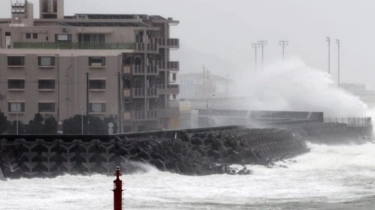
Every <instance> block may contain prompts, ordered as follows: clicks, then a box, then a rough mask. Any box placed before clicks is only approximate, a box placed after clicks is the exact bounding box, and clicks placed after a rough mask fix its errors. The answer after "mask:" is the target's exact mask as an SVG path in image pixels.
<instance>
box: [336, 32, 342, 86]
mask: <svg viewBox="0 0 375 210" xmlns="http://www.w3.org/2000/svg"><path fill="white" fill-rule="evenodd" d="M336 43H337V85H338V87H340V73H341V72H340V47H341V42H340V39H336Z"/></svg>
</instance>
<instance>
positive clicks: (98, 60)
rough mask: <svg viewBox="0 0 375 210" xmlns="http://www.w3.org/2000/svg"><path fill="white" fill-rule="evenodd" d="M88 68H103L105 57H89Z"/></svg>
mask: <svg viewBox="0 0 375 210" xmlns="http://www.w3.org/2000/svg"><path fill="white" fill-rule="evenodd" d="M89 66H92V67H99V66H105V57H89Z"/></svg>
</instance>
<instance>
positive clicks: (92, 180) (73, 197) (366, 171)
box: [0, 144, 375, 210]
mask: <svg viewBox="0 0 375 210" xmlns="http://www.w3.org/2000/svg"><path fill="white" fill-rule="evenodd" d="M309 147H310V148H311V149H312V151H311V152H310V153H308V154H305V155H303V156H299V157H297V158H295V159H293V161H286V162H280V163H278V164H277V165H285V166H288V168H281V167H276V168H273V169H268V168H265V167H263V166H249V167H250V168H251V169H253V170H254V174H253V175H251V176H230V175H213V176H203V177H194V176H181V175H177V174H171V173H166V172H160V171H157V170H155V169H154V168H153V167H148V168H149V170H148V171H147V172H146V173H143V174H134V175H125V176H123V177H122V179H123V181H124V188H125V191H124V204H125V209H257V208H258V209H259V208H261V209H296V208H297V209H372V207H373V205H375V201H374V199H373V198H374V196H375V192H374V190H373V189H374V187H375V173H374V171H375V165H374V164H373V163H374V162H375V153H374V152H373V151H375V145H374V144H366V145H348V146H325V145H314V144H310V145H309ZM295 161H296V162H295ZM142 167H143V169H146V168H147V166H142ZM113 179H114V177H106V176H101V175H94V176H91V177H83V176H63V177H58V178H56V179H33V180H27V179H22V180H11V181H7V182H0V186H1V187H0V198H1V199H0V207H1V209H4V210H8V209H17V210H18V209H38V210H47V209H55V210H66V209H69V210H91V209H97V210H108V209H111V208H112V193H113V192H112V191H111V190H112V185H113V184H112V181H113ZM15 189H22V190H15ZM358 207H360V208H358Z"/></svg>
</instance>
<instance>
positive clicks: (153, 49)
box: [133, 43, 159, 53]
mask: <svg viewBox="0 0 375 210" xmlns="http://www.w3.org/2000/svg"><path fill="white" fill-rule="evenodd" d="M133 46H134V51H136V52H143V53H158V52H159V48H158V45H157V44H145V43H134V45H133Z"/></svg>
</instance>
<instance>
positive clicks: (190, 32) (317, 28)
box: [0, 0, 375, 88]
mask: <svg viewBox="0 0 375 210" xmlns="http://www.w3.org/2000/svg"><path fill="white" fill-rule="evenodd" d="M9 2H10V0H1V6H0V16H1V17H9V16H10V12H9V4H10V3H9ZM30 2H34V3H35V5H36V7H35V8H38V6H37V5H38V4H37V2H39V1H38V0H30ZM36 11H37V10H36ZM74 13H132V14H134V13H141V14H152V15H162V16H165V17H173V18H174V19H176V20H180V21H181V23H180V25H179V26H176V27H173V29H172V36H174V37H176V38H180V40H181V45H182V46H181V49H180V50H179V51H176V52H175V53H176V55H177V56H178V58H179V59H180V61H181V65H182V67H181V68H182V70H181V72H192V71H195V72H197V71H201V68H202V66H203V65H206V66H207V67H208V68H210V70H211V71H212V72H217V73H218V74H221V75H225V74H231V75H233V77H235V75H236V74H238V72H242V71H254V52H253V49H252V48H251V43H253V42H256V41H257V40H259V39H265V40H268V45H267V46H266V48H265V61H266V62H267V63H273V62H275V61H277V60H280V59H281V48H280V46H279V45H278V43H279V40H281V39H283V40H284V39H285V40H289V46H288V47H287V49H286V53H287V58H291V57H293V58H294V57H297V58H300V59H302V60H303V61H305V62H306V64H307V65H308V66H311V67H314V68H317V69H320V70H322V71H323V70H324V71H326V70H327V43H326V41H325V39H326V37H327V36H330V37H331V38H332V40H333V41H332V48H331V49H332V71H333V75H334V77H335V78H336V75H337V60H336V59H337V51H336V49H337V46H336V43H335V39H336V38H340V39H341V43H342V53H341V54H342V80H343V81H344V82H356V83H366V84H367V85H368V86H369V87H371V88H375V84H372V83H373V82H372V81H373V78H375V71H374V67H375V59H374V53H373V52H372V48H373V47H374V46H375V40H374V37H375V1H374V0H231V1H228V0H225V1H224V0H186V1H185V0H105V1H103V0H65V14H66V15H72V14H74ZM35 14H38V13H37V12H35ZM36 16H37V15H36ZM259 62H260V60H259Z"/></svg>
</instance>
